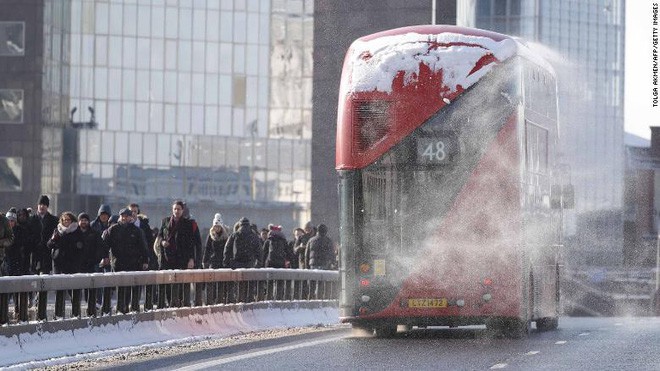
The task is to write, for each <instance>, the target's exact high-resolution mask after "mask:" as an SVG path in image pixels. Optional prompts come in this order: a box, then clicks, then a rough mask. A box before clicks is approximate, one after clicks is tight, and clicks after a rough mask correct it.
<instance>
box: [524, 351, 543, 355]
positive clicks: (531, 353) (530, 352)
mask: <svg viewBox="0 0 660 371" xmlns="http://www.w3.org/2000/svg"><path fill="white" fill-rule="evenodd" d="M539 353H541V351H539V350H530V351H529V352H527V355H528V356H533V355H535V354H539Z"/></svg>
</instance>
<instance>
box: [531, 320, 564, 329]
mask: <svg viewBox="0 0 660 371" xmlns="http://www.w3.org/2000/svg"><path fill="white" fill-rule="evenodd" d="M558 327H559V318H557V317H543V318H539V319H537V320H536V329H537V330H539V331H552V330H556V329H557V328H558Z"/></svg>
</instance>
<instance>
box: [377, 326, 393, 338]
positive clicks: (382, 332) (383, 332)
mask: <svg viewBox="0 0 660 371" xmlns="http://www.w3.org/2000/svg"><path fill="white" fill-rule="evenodd" d="M394 334H396V325H387V326H381V327H376V337H377V338H390V337H392V336H394Z"/></svg>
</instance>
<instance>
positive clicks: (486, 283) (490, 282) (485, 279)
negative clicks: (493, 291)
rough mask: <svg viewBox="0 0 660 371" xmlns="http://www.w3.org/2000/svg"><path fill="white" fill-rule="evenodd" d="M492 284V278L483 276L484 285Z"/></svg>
mask: <svg viewBox="0 0 660 371" xmlns="http://www.w3.org/2000/svg"><path fill="white" fill-rule="evenodd" d="M492 284H493V280H492V279H491V278H484V285H486V286H491V285H492Z"/></svg>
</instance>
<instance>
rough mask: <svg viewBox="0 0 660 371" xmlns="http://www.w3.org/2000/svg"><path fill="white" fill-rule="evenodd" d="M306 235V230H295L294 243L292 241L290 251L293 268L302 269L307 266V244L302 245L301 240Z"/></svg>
mask: <svg viewBox="0 0 660 371" xmlns="http://www.w3.org/2000/svg"><path fill="white" fill-rule="evenodd" d="M304 235H305V230H304V229H302V228H296V229H294V230H293V241H291V242H290V243H289V244H290V247H289V250H290V251H291V254H292V258H291V268H293V269H298V268H300V269H302V268H303V265H304V264H305V248H306V246H305V244H303V243H302V241H301V238H302V236H304Z"/></svg>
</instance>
